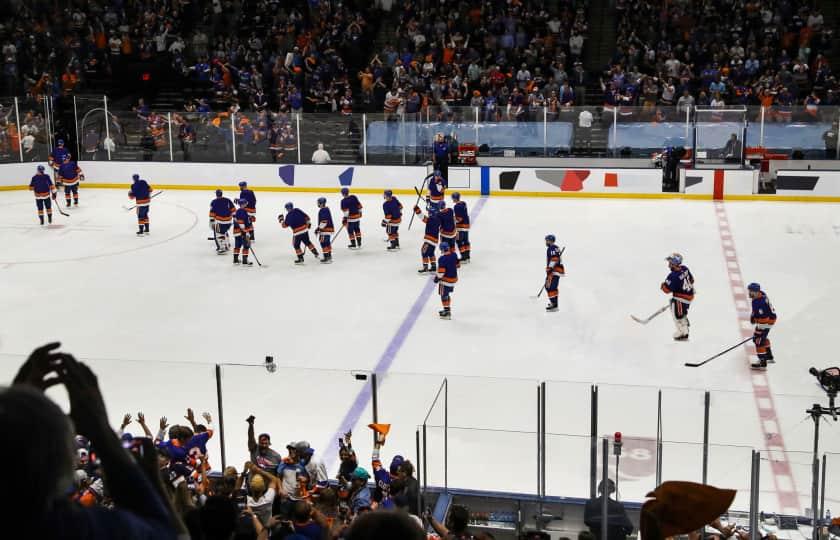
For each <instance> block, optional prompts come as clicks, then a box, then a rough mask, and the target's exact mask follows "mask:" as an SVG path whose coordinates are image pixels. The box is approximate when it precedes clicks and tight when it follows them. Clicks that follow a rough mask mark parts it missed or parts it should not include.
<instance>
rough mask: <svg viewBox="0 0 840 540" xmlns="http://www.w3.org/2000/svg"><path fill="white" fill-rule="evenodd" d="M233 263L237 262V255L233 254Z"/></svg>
mask: <svg viewBox="0 0 840 540" xmlns="http://www.w3.org/2000/svg"><path fill="white" fill-rule="evenodd" d="M233 264H239V255H236V254H234V255H233Z"/></svg>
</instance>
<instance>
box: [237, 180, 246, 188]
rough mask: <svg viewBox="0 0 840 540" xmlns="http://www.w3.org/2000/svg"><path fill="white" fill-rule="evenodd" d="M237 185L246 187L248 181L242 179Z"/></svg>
mask: <svg viewBox="0 0 840 540" xmlns="http://www.w3.org/2000/svg"><path fill="white" fill-rule="evenodd" d="M239 187H241V188H246V187H248V182H246V181H245V180H243V181H241V182H239Z"/></svg>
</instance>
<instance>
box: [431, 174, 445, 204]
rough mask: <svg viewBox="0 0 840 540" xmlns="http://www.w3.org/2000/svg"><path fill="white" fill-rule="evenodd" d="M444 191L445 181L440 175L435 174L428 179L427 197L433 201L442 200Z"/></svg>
mask: <svg viewBox="0 0 840 540" xmlns="http://www.w3.org/2000/svg"><path fill="white" fill-rule="evenodd" d="M444 191H446V182H445V180H444V179H443V178H442V177H440V176H435V177H433V178H432V179H431V180H429V198H430V199H431V200H432V201H434V202H440V201H442V200H443V195H444Z"/></svg>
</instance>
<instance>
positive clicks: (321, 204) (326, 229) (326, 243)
mask: <svg viewBox="0 0 840 540" xmlns="http://www.w3.org/2000/svg"><path fill="white" fill-rule="evenodd" d="M333 232H335V226H334V225H333V220H332V213H331V212H330V209H329V208H327V199H326V198H325V197H319V198H318V227H317V228H316V229H315V234H317V235H318V243H319V244H321V253H323V254H324V258H323V259H321V262H322V263H326V264H329V263H331V262H332V233H333Z"/></svg>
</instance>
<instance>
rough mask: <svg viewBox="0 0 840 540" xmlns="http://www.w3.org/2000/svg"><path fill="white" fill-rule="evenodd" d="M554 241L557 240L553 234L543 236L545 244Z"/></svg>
mask: <svg viewBox="0 0 840 540" xmlns="http://www.w3.org/2000/svg"><path fill="white" fill-rule="evenodd" d="M555 240H557V238H555V237H554V235H553V234H547V235H545V241H546V242H554V241H555Z"/></svg>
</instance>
